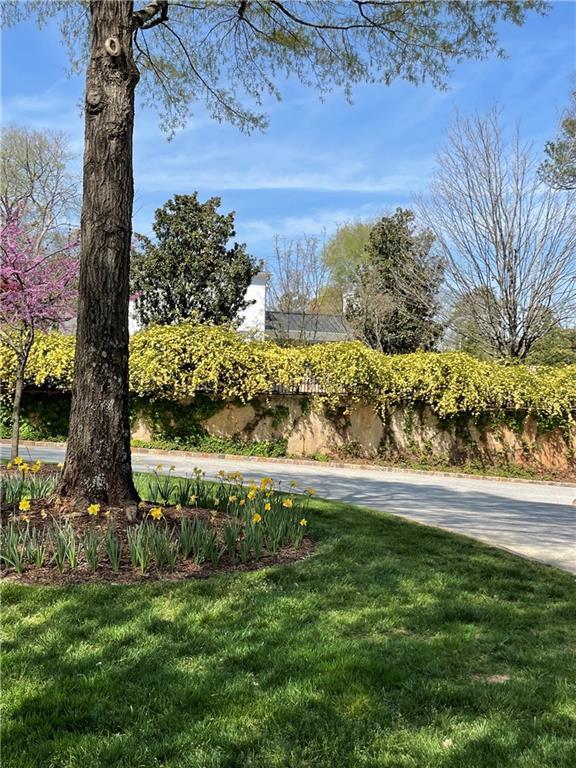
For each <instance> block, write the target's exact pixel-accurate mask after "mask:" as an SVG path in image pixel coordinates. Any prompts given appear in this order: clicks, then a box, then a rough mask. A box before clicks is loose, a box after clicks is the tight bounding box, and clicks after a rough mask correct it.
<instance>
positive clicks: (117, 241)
mask: <svg viewBox="0 0 576 768" xmlns="http://www.w3.org/2000/svg"><path fill="white" fill-rule="evenodd" d="M133 6H134V4H133V3H132V2H131V1H129V0H110V1H109V2H102V0H83V1H82V2H78V3H71V2H70V1H69V0H51V1H50V2H42V0H35V1H34V2H30V3H20V2H18V0H12V1H11V2H9V1H8V2H4V3H3V4H2V5H1V6H0V11H1V13H2V21H3V23H4V24H6V23H14V22H15V21H17V20H19V19H22V18H25V17H26V16H28V15H29V14H31V13H33V14H37V15H38V17H39V19H40V20H41V22H45V21H46V18H47V17H48V16H50V15H55V14H59V15H60V17H61V18H60V21H61V27H62V29H63V30H64V32H65V34H66V36H67V38H68V39H69V40H70V41H71V42H72V44H73V49H74V58H75V60H78V59H80V61H82V60H83V59H84V56H83V54H84V51H86V52H87V56H88V61H87V64H88V66H87V75H86V94H85V123H86V128H85V149H84V194H83V209H82V233H81V239H82V255H81V268H80V287H79V290H80V300H79V311H78V326H77V343H76V361H75V373H74V386H73V393H72V409H71V417H70V438H69V442H68V452H67V456H66V462H65V467H64V471H63V477H62V484H61V487H60V493H61V495H62V496H69V497H71V498H74V499H91V500H94V501H96V500H99V501H103V502H106V503H109V504H118V505H130V506H131V505H133V504H134V502H135V501H136V500H137V494H136V491H135V488H134V485H133V482H132V472H131V461H130V429H129V410H128V298H129V272H130V266H129V262H130V246H131V235H132V233H131V213H132V202H133V174H132V136H133V126H134V95H135V89H136V86H137V84H138V81H139V80H141V81H142V88H143V91H142V92H143V95H145V96H147V97H148V99H149V100H150V101H151V102H152V103H153V104H156V105H160V106H161V109H162V112H163V117H164V122H165V123H166V124H167V125H168V126H174V125H175V124H178V123H183V122H185V120H186V118H187V116H188V113H189V107H190V104H191V103H192V102H194V101H196V100H203V101H205V102H206V104H207V105H208V108H209V110H210V112H211V114H212V115H213V116H214V117H215V118H216V119H220V120H221V119H226V120H229V121H232V122H233V123H235V124H237V125H239V126H240V127H242V128H253V127H259V126H262V125H263V124H264V122H265V120H264V117H263V115H262V114H261V113H258V112H257V111H254V110H252V109H250V108H247V107H246V106H244V102H243V98H242V97H243V96H246V97H247V98H248V99H249V100H251V101H253V102H255V103H256V105H257V106H258V105H260V103H261V100H262V96H263V94H264V93H271V94H274V95H278V90H277V85H276V82H277V79H278V75H279V74H280V73H282V74H285V73H287V72H288V73H292V74H293V75H295V76H296V77H297V78H298V79H299V80H300V81H301V82H303V83H306V84H309V85H311V86H313V87H314V88H316V89H317V90H319V91H326V90H328V89H329V88H331V87H332V86H340V87H343V88H344V89H345V90H346V91H348V92H350V90H351V88H352V86H353V85H354V84H355V83H359V82H373V83H386V84H387V83H390V82H392V81H393V80H395V79H396V78H399V77H401V78H405V79H407V80H410V81H412V82H415V83H418V82H421V81H422V80H423V79H425V78H426V79H429V80H430V81H431V82H433V83H434V84H436V85H443V84H444V83H445V80H446V76H447V74H448V73H449V71H450V66H451V64H452V63H453V62H456V61H459V60H461V59H462V58H464V57H473V58H484V57H486V56H487V55H488V54H489V53H491V52H493V51H495V50H497V48H498V41H497V32H496V30H497V28H498V25H499V22H500V21H501V20H504V21H510V22H513V23H515V24H521V23H522V22H523V20H524V17H525V13H526V11H527V10H531V9H535V10H537V11H542V10H543V9H544V7H545V4H544V3H543V2H542V0H495V1H494V2H491V3H485V2H482V1H481V0H478V2H471V1H470V0H452V1H451V2H437V3H399V2H393V1H392V0H390V1H389V2H388V1H387V0H378V1H377V0H353V1H352V2H300V1H291V0H268V1H267V2H262V1H259V0H237V1H236V0H221V1H220V2H212V1H211V2H207V1H206V0H190V1H189V2H187V1H186V0H179V1H178V2H172V3H169V2H167V0H150V2H148V3H147V4H145V5H144V7H142V8H139V9H138V10H136V11H135V10H134V7H133ZM87 33H89V46H88V47H86V46H85V45H83V43H84V42H85V40H86V34H87ZM78 43H80V45H79V46H78V45H77V44H78ZM78 52H80V55H78Z"/></svg>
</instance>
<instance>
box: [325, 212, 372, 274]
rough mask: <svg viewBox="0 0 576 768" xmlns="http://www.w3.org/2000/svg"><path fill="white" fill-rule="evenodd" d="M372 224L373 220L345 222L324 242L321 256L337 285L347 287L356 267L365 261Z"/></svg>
mask: <svg viewBox="0 0 576 768" xmlns="http://www.w3.org/2000/svg"><path fill="white" fill-rule="evenodd" d="M374 224H375V222H374V221H351V222H347V223H346V224H342V225H341V226H339V227H338V229H337V230H336V233H335V234H334V235H332V237H331V238H330V240H328V242H327V243H326V246H325V248H324V251H323V254H322V256H323V259H324V263H325V264H326V266H327V267H329V269H330V275H331V277H332V280H333V282H334V283H335V284H336V285H337V286H340V287H341V288H344V289H348V288H349V286H350V283H351V281H352V280H353V279H354V278H355V276H356V272H357V270H358V267H360V266H361V265H362V264H364V263H365V262H366V259H367V253H366V246H367V245H368V242H369V240H370V232H371V231H372V227H373V226H374Z"/></svg>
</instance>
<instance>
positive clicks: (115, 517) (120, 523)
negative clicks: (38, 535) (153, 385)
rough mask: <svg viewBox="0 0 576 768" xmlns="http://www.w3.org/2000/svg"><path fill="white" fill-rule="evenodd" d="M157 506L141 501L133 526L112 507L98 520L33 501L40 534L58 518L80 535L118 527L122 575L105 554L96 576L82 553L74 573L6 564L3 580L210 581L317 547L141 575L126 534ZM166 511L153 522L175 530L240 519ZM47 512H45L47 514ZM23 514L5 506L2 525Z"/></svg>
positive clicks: (305, 544) (0, 570) (306, 542)
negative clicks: (190, 521) (186, 522)
mask: <svg viewBox="0 0 576 768" xmlns="http://www.w3.org/2000/svg"><path fill="white" fill-rule="evenodd" d="M156 506H158V505H157V504H152V503H148V502H146V503H141V504H140V505H139V507H138V519H137V520H136V521H135V522H130V521H129V520H128V518H127V516H126V513H125V511H124V509H119V508H113V507H111V508H109V511H110V515H109V517H108V518H106V516H105V512H106V511H108V510H104V508H102V511H101V512H100V513H99V515H98V516H97V517H94V516H90V515H88V514H87V513H86V512H85V511H82V512H78V511H76V510H74V509H72V508H70V507H67V506H64V505H62V504H61V503H59V502H57V501H53V500H51V499H33V500H31V502H30V511H29V512H26V515H27V516H28V517H29V518H30V525H31V526H34V527H35V528H37V529H38V530H42V529H44V528H45V527H46V526H50V524H51V523H52V521H53V520H55V521H56V522H58V523H60V524H62V523H70V525H71V526H72V527H73V528H74V530H75V532H76V533H77V534H80V535H82V534H83V533H84V531H86V530H87V529H89V528H95V529H99V530H101V531H102V533H104V532H105V530H106V529H107V527H108V526H109V525H110V524H114V527H115V530H116V534H117V536H118V538H119V540H120V542H121V546H122V560H121V563H120V568H119V570H118V571H114V570H113V569H112V567H111V566H110V563H109V562H108V560H107V559H105V557H106V556H105V554H104V553H103V552H101V554H100V557H101V561H100V562H99V565H98V569H97V571H96V572H93V571H91V570H90V568H89V567H88V564H87V562H86V559H85V557H84V553H83V552H81V554H80V560H79V564H78V567H77V568H75V569H74V570H71V569H70V568H69V566H68V565H67V566H66V568H65V570H64V571H63V572H62V573H60V571H59V569H58V567H57V566H56V564H55V563H54V562H51V563H49V564H46V565H44V566H43V567H42V568H37V567H36V566H33V565H31V564H27V565H26V567H25V570H24V572H23V573H21V574H18V573H16V571H15V570H14V568H11V567H8V566H6V564H5V563H2V565H1V567H0V574H1V577H2V580H4V581H10V582H17V583H19V584H47V585H54V586H63V585H65V584H88V583H100V582H105V583H108V584H128V583H132V582H151V581H182V580H185V579H205V578H208V577H209V576H214V575H216V574H222V573H230V572H236V571H238V572H246V571H255V570H258V569H260V568H266V567H268V566H271V565H281V564H287V563H293V562H297V561H298V560H303V559H305V558H307V557H309V555H310V554H311V553H312V551H313V549H314V545H313V543H312V541H311V540H310V539H309V538H304V539H303V540H302V542H301V544H300V546H298V547H297V548H296V547H294V546H285V547H281V548H280V549H279V550H278V551H277V552H275V553H271V552H268V551H266V550H263V551H262V554H261V556H260V558H259V559H258V560H249V561H248V562H246V563H241V562H232V560H231V559H230V557H229V556H228V555H224V556H223V557H222V559H221V560H220V562H219V563H218V565H212V563H209V562H204V563H202V564H201V565H197V564H196V563H194V562H193V560H183V559H182V558H180V559H179V560H178V562H177V564H176V567H175V569H174V570H173V571H167V570H161V571H160V570H158V569H157V568H156V567H155V565H153V564H152V565H151V566H150V568H149V570H148V571H147V572H146V573H140V571H139V570H138V569H135V568H133V567H132V565H131V563H130V558H129V551H128V545H127V533H126V531H127V530H128V528H129V527H130V526H133V525H135V524H137V523H139V522H141V521H142V520H144V519H146V518H147V516H148V512H149V511H150V510H151V509H152V508H153V507H156ZM162 510H163V519H162V520H161V521H159V523H158V522H155V523H154V524H160V525H164V524H167V525H169V526H173V527H175V528H178V527H179V524H180V519H181V518H182V517H189V518H194V517H199V518H201V519H203V520H204V521H205V522H210V523H211V525H212V526H214V527H215V528H216V529H220V528H222V527H223V526H224V525H225V524H226V523H228V522H231V521H233V520H234V519H235V518H233V517H231V516H230V515H228V514H226V513H225V512H219V513H218V514H217V515H216V517H214V515H213V511H212V512H209V511H208V510H206V509H196V508H191V507H181V508H178V509H176V507H162ZM43 513H45V516H44V515H43ZM23 514H24V513H22V512H19V511H18V507H17V505H15V504H5V505H3V507H2V510H1V520H2V525H3V526H4V525H5V524H6V523H7V522H8V521H9V520H10V519H13V518H14V516H16V518H17V519H22V516H23Z"/></svg>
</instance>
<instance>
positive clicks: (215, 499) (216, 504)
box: [213, 496, 220, 507]
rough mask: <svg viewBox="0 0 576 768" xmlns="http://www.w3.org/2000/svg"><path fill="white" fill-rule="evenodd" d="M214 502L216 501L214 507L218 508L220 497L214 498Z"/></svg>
mask: <svg viewBox="0 0 576 768" xmlns="http://www.w3.org/2000/svg"><path fill="white" fill-rule="evenodd" d="M213 501H214V506H215V507H217V506H218V504H220V499H219V498H218V496H214V499H213Z"/></svg>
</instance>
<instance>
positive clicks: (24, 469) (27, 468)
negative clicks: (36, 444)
mask: <svg viewBox="0 0 576 768" xmlns="http://www.w3.org/2000/svg"><path fill="white" fill-rule="evenodd" d="M29 469H30V467H29V466H28V464H26V462H24V463H23V464H20V470H21V471H22V472H28V470H29Z"/></svg>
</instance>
